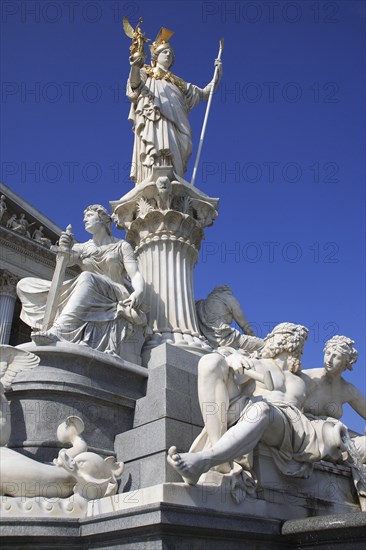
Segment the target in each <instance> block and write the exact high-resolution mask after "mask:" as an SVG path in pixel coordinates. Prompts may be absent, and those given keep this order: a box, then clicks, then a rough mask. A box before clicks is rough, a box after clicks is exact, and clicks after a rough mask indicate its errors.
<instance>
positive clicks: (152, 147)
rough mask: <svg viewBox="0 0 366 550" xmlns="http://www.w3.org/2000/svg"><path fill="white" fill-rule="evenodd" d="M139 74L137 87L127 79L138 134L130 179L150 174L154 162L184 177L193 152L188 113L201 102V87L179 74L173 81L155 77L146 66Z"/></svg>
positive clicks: (130, 115) (131, 112)
mask: <svg viewBox="0 0 366 550" xmlns="http://www.w3.org/2000/svg"><path fill="white" fill-rule="evenodd" d="M140 75H141V83H140V85H139V87H138V88H136V89H132V88H131V85H130V83H129V82H128V83H127V97H128V98H129V99H130V101H131V102H132V105H131V110H130V114H129V120H131V121H132V123H133V128H132V129H133V132H134V134H135V142H134V148H133V156H132V167H131V174H130V175H131V179H132V180H133V181H135V182H136V183H140V182H141V181H143V180H144V179H146V178H147V177H148V176H150V175H151V172H152V166H153V165H169V164H170V165H173V168H174V172H175V173H176V174H177V175H178V176H181V177H182V176H183V175H184V173H185V171H186V169H187V164H188V160H189V157H190V156H191V152H192V134H191V127H190V124H189V121H188V115H189V113H190V111H191V109H192V108H193V107H195V106H196V105H197V104H198V103H199V100H200V89H199V88H197V86H194V85H193V84H187V83H185V82H183V81H182V80H180V79H178V78H177V77H175V78H173V79H172V81H169V80H165V79H163V78H161V79H157V78H153V77H151V76H149V75H148V73H147V72H146V69H141V70H140ZM173 82H176V83H173ZM178 83H179V86H178V85H177V84H178Z"/></svg>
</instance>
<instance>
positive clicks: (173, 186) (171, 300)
mask: <svg viewBox="0 0 366 550" xmlns="http://www.w3.org/2000/svg"><path fill="white" fill-rule="evenodd" d="M155 176H156V177H155V181H151V182H149V183H148V184H145V185H144V184H142V185H139V186H137V187H136V188H135V189H134V190H132V191H131V192H130V193H128V194H127V195H125V196H124V197H122V198H121V199H120V200H119V201H116V202H114V203H111V206H112V209H113V211H114V214H115V216H116V217H117V219H118V224H119V226H120V227H124V228H126V229H127V233H126V237H127V240H128V241H129V242H130V243H131V244H132V246H133V247H134V250H135V254H136V257H137V261H138V264H139V269H140V271H141V274H142V276H143V277H144V279H145V282H146V295H145V303H146V305H147V309H148V311H147V316H148V321H149V326H150V328H151V331H152V337H151V338H150V341H149V345H150V346H155V345H158V344H160V343H162V342H171V343H174V344H176V345H181V346H190V347H196V348H200V349H202V348H206V347H207V345H206V343H205V339H204V338H203V337H202V335H201V334H200V331H199V327H198V322H197V315H196V308H195V299H194V288H193V270H194V266H195V264H196V262H197V259H198V251H199V249H200V246H201V242H202V240H203V239H204V231H203V228H204V227H205V226H207V225H211V224H212V223H213V220H214V219H215V217H216V216H217V211H216V207H217V200H216V199H211V198H209V197H208V196H207V195H204V194H203V193H201V192H200V191H199V190H198V189H196V188H193V187H192V186H191V185H188V184H186V183H185V182H184V181H177V180H175V179H174V177H173V176H172V174H170V175H169V177H168V175H167V174H164V170H163V169H162V168H160V169H159V172H158V173H157V174H155ZM161 180H163V181H161Z"/></svg>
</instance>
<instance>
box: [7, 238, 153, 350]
mask: <svg viewBox="0 0 366 550" xmlns="http://www.w3.org/2000/svg"><path fill="white" fill-rule="evenodd" d="M73 251H75V252H76V253H78V255H79V256H78V265H79V266H80V267H81V269H82V273H81V274H80V275H78V276H77V277H75V278H73V279H71V280H68V281H65V282H64V283H63V285H62V289H61V295H60V301H59V305H58V311H57V314H56V320H55V324H54V327H55V328H56V329H57V330H58V331H59V332H58V333H57V335H58V336H60V337H61V338H63V339H66V340H67V341H68V342H72V343H85V344H88V345H89V346H90V347H92V348H94V349H97V350H99V351H106V352H110V353H116V354H117V355H121V344H122V342H123V340H124V339H125V338H126V336H127V335H128V334H130V333H131V332H132V330H133V324H144V314H143V313H141V312H140V314H141V317H140V318H138V315H136V313H137V312H136V310H132V313H133V316H132V313H131V310H130V309H129V308H124V307H123V304H122V303H121V302H123V301H124V300H126V298H128V297H129V296H130V294H131V292H132V288H131V285H130V283H129V281H128V279H127V274H126V269H125V265H126V264H127V262H136V259H135V257H134V254H133V250H132V248H131V246H130V245H129V244H128V243H127V242H126V241H123V240H119V239H115V241H114V242H112V243H109V244H107V245H102V246H96V245H95V243H94V242H93V240H90V241H87V242H86V243H83V244H76V245H74V247H73ZM50 286H51V282H50V281H45V280H42V279H37V278H33V277H27V278H25V279H21V280H20V281H19V283H18V296H19V298H20V300H21V302H22V306H23V307H22V312H21V319H22V320H23V321H24V322H25V323H26V324H28V325H30V326H31V327H33V328H41V326H42V321H43V317H44V313H45V308H46V301H47V296H48V291H49V289H50Z"/></svg>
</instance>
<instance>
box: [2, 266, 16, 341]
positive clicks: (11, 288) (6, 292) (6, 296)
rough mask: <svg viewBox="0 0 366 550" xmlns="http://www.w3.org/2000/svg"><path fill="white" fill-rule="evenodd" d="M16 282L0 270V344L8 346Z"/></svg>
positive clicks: (14, 277) (8, 273)
mask: <svg viewBox="0 0 366 550" xmlns="http://www.w3.org/2000/svg"><path fill="white" fill-rule="evenodd" d="M18 280H19V279H18V277H16V276H15V275H13V274H12V273H10V272H9V271H7V270H5V269H1V270H0V344H8V343H9V340H10V331H11V325H12V322H13V314H14V306H15V301H16V298H17V293H16V285H17V282H18Z"/></svg>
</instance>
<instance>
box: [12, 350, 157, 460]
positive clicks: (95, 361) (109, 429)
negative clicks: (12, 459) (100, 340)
mask: <svg viewBox="0 0 366 550" xmlns="http://www.w3.org/2000/svg"><path fill="white" fill-rule="evenodd" d="M19 347H20V348H22V349H26V350H28V351H31V352H33V353H35V354H36V355H38V356H39V357H40V360H41V361H40V364H39V366H38V367H36V368H35V369H32V370H29V371H23V372H22V373H20V374H18V376H17V378H16V380H15V381H14V382H13V385H12V389H11V390H10V391H9V392H8V393H7V398H8V400H9V401H10V403H11V404H10V411H11V423H12V435H11V438H10V442H9V447H10V448H13V449H14V450H16V451H19V452H22V453H25V454H27V455H29V456H32V458H36V459H37V460H39V461H41V462H45V461H46V462H47V461H51V460H52V459H53V458H55V457H56V456H57V454H58V451H59V449H60V448H61V444H60V443H59V442H58V441H57V438H56V430H57V427H58V425H59V424H60V423H61V422H63V421H64V420H65V419H66V418H67V417H68V416H73V415H77V416H80V417H81V418H82V419H83V420H84V422H85V432H84V434H83V437H84V438H85V440H86V441H87V444H88V448H89V450H90V451H94V452H96V453H98V454H102V455H104V456H105V455H111V454H113V453H114V438H115V436H116V434H118V433H121V432H124V431H126V430H130V429H131V428H132V426H133V417H134V409H135V403H136V401H137V400H138V399H139V398H141V397H142V396H143V395H144V394H145V388H146V378H147V376H148V371H147V370H146V369H145V368H144V367H141V366H139V365H134V364H132V363H129V362H128V361H122V360H120V359H118V358H114V357H111V356H109V355H108V354H105V353H100V352H98V351H95V350H92V349H91V348H88V347H87V346H82V345H76V344H60V343H59V342H58V343H57V344H55V345H52V346H36V345H34V344H23V345H22V346H19Z"/></svg>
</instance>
